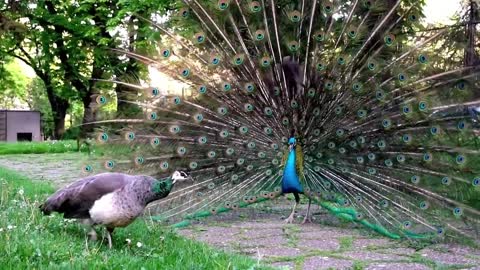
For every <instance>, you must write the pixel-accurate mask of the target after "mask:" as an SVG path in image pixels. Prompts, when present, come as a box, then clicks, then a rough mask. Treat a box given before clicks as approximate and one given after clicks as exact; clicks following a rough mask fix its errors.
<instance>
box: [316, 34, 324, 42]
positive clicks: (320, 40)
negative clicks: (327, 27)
mask: <svg viewBox="0 0 480 270" xmlns="http://www.w3.org/2000/svg"><path fill="white" fill-rule="evenodd" d="M315 40H316V41H318V42H322V41H324V40H325V35H324V34H323V33H317V34H316V35H315Z"/></svg>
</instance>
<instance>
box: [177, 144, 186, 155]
mask: <svg viewBox="0 0 480 270" xmlns="http://www.w3.org/2000/svg"><path fill="white" fill-rule="evenodd" d="M186 153H187V148H185V147H183V146H180V147H178V148H177V154H179V155H180V156H183V155H185V154H186Z"/></svg>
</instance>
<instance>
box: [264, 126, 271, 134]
mask: <svg viewBox="0 0 480 270" xmlns="http://www.w3.org/2000/svg"><path fill="white" fill-rule="evenodd" d="M263 132H265V134H267V135H271V134H272V133H273V129H272V128H271V127H265V128H264V129H263Z"/></svg>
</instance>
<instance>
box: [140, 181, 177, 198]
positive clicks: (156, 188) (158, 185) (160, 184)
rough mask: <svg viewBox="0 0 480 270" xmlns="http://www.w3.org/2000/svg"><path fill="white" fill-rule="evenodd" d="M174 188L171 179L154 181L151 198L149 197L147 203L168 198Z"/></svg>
mask: <svg viewBox="0 0 480 270" xmlns="http://www.w3.org/2000/svg"><path fill="white" fill-rule="evenodd" d="M172 188H173V180H172V178H171V177H168V178H164V179H161V180H154V181H153V182H152V183H151V189H150V192H149V193H150V196H147V198H146V203H147V204H148V203H150V202H152V201H156V200H159V199H162V198H165V197H167V196H168V194H169V193H170V191H171V190H172Z"/></svg>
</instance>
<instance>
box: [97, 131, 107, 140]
mask: <svg viewBox="0 0 480 270" xmlns="http://www.w3.org/2000/svg"><path fill="white" fill-rule="evenodd" d="M98 138H99V140H100V141H101V142H107V141H108V134H107V133H105V132H102V133H101V134H100V136H99V137H98Z"/></svg>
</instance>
